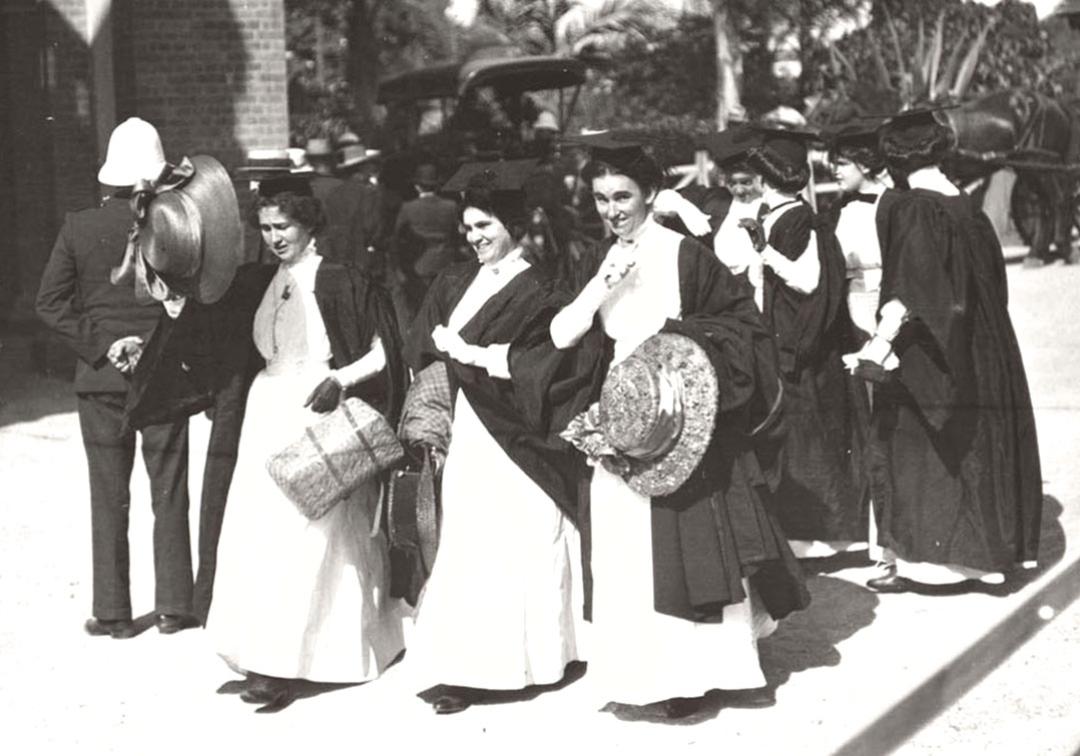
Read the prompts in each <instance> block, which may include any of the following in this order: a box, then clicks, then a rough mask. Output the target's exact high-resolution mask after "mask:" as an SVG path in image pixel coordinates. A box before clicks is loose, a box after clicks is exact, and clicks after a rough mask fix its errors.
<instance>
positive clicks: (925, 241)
mask: <svg viewBox="0 0 1080 756" xmlns="http://www.w3.org/2000/svg"><path fill="white" fill-rule="evenodd" d="M877 224H878V234H879V236H880V238H881V240H882V276H883V279H882V291H881V302H882V304H885V303H887V302H889V301H890V300H892V299H899V300H900V301H901V302H902V303H903V304H904V305H905V306H906V307H907V309H908V312H909V320H908V322H907V323H905V324H904V326H903V327H902V328H901V330H900V332H899V334H898V335H897V337H896V339H895V340H894V341H893V349H894V351H895V352H896V354H897V355H898V356H899V358H900V368H899V370H898V371H896V373H897V374H896V376H895V377H894V379H893V380H891V381H890V382H887V383H884V384H881V385H880V386H879V387H878V389H877V390H876V391H875V394H874V413H873V429H872V438H871V443H872V444H873V450H872V471H871V475H872V488H873V498H874V512H875V515H876V516H877V518H878V528H879V542H880V543H881V545H883V546H886V547H888V548H891V549H892V550H894V551H895V552H896V553H897V555H898V556H900V557H901V558H903V559H906V560H909V561H925V562H932V563H935V564H956V565H963V566H966V567H971V568H975V569H979V570H985V571H992V572H1000V571H1003V570H1008V569H1010V568H1012V567H1013V566H1014V565H1016V564H1017V563H1018V562H1023V561H1027V560H1034V559H1036V557H1037V554H1038V545H1039V529H1040V521H1041V516H1042V477H1041V472H1040V464H1039V451H1038V443H1037V440H1036V436H1035V419H1034V413H1033V411H1032V406H1031V396H1030V394H1029V391H1028V385H1027V377H1026V374H1025V372H1024V366H1023V362H1022V360H1021V356H1020V349H1019V345H1018V344H1017V340H1016V335H1015V333H1014V331H1013V328H1012V322H1011V320H1010V318H1009V314H1008V307H1007V305H1008V294H1007V286H1006V279H1005V268H1004V261H1003V257H1002V253H1001V247H1000V245H999V243H998V241H997V237H996V235H995V234H994V231H993V229H992V227H991V226H990V223H989V221H988V220H987V219H986V217H985V216H984V215H983V214H982V213H981V212H979V211H977V210H976V209H975V208H974V207H973V206H972V204H971V202H970V200H969V198H968V197H967V196H966V195H959V196H956V197H947V196H944V195H941V194H938V193H936V192H931V191H926V190H911V191H897V190H889V191H887V192H886V193H885V195H884V196H883V197H882V199H881V202H880V204H879V206H878V214H877Z"/></svg>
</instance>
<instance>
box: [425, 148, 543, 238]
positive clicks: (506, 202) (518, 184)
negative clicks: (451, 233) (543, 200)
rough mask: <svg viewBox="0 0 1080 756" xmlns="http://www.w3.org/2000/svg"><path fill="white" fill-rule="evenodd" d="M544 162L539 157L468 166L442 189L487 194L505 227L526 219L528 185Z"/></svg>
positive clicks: (458, 171) (451, 178) (466, 198)
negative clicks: (526, 190)
mask: <svg viewBox="0 0 1080 756" xmlns="http://www.w3.org/2000/svg"><path fill="white" fill-rule="evenodd" d="M539 164H540V161H539V160H537V159H536V158H527V159H522V160H499V161H493V162H486V163H466V164H465V165H463V166H461V167H460V168H458V170H457V173H455V174H454V175H453V176H451V177H450V180H449V181H447V182H446V183H445V184H444V185H443V188H442V191H443V192H444V193H445V192H466V195H465V201H466V204H467V203H468V202H469V195H468V192H469V191H471V190H472V191H479V192H487V197H488V198H487V199H486V200H485V202H489V203H490V206H491V210H492V211H494V213H495V215H496V216H497V217H498V218H499V219H500V220H501V221H502V222H503V223H505V224H511V223H513V222H518V221H523V220H524V219H525V214H526V207H525V185H526V182H527V181H528V179H529V177H530V176H531V175H533V174H534V173H536V171H537V168H538V166H539Z"/></svg>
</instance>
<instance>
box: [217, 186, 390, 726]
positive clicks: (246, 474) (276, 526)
mask: <svg viewBox="0 0 1080 756" xmlns="http://www.w3.org/2000/svg"><path fill="white" fill-rule="evenodd" d="M253 220H254V221H257V224H258V226H259V228H260V230H261V232H262V236H263V239H264V241H265V242H266V245H267V248H268V250H269V251H270V253H271V254H272V255H273V256H274V257H275V259H276V260H277V262H278V264H277V265H261V264H253V265H248V266H242V267H241V268H240V269H239V270H238V271H237V276H236V279H235V280H234V281H233V284H232V287H231V289H230V291H229V292H228V293H227V294H226V296H225V298H224V299H223V300H222V302H220V303H218V304H219V305H221V307H220V308H218V310H217V312H216V315H217V316H218V317H221V318H226V319H229V320H232V321H234V322H236V323H237V324H238V326H239V327H238V328H237V329H235V331H236V334H237V336H238V337H239V338H238V339H237V340H236V342H235V343H232V344H229V345H227V347H226V348H227V350H228V351H229V352H232V353H233V354H234V355H236V356H242V357H248V358H249V359H248V360H246V361H245V360H244V359H239V360H236V359H233V357H232V356H226V357H225V358H224V361H223V365H222V370H226V371H227V370H233V369H236V370H244V369H245V368H248V369H250V373H249V377H250V374H251V373H254V378H253V380H252V381H251V383H250V389H249V390H248V391H247V399H246V408H245V409H244V410H243V411H242V412H240V413H236V414H232V413H230V417H229V421H239V420H240V418H242V420H243V424H242V429H241V433H240V438H239V451H238V455H237V460H236V469H235V473H234V475H233V478H232V482H231V486H230V487H229V493H228V504H227V506H226V508H225V513H224V521H223V524H222V531H221V541H220V543H219V545H218V552H217V574H216V578H215V584H214V601H213V604H212V605H211V607H210V613H209V617H208V620H207V633H208V635H209V637H210V638H211V641H212V643H213V646H214V648H215V649H216V650H217V651H218V653H219V654H220V655H221V656H222V657H223V658H224V659H225V660H226V661H227V662H228V663H229V664H230V665H231V666H232V667H234V668H236V669H239V670H241V671H243V672H245V673H246V674H247V681H246V685H245V688H244V690H243V692H242V694H241V696H242V697H243V698H244V700H246V701H248V702H250V703H257V704H264V705H266V706H268V707H269V708H270V709H276V708H280V707H282V706H284V705H285V704H287V703H288V702H289V701H290V700H291V699H292V698H293V697H294V696H295V694H296V689H295V686H294V684H293V683H294V681H296V680H298V679H303V680H309V681H316V682H321V683H346V682H348V683H357V682H364V681H367V680H371V679H374V678H376V677H378V676H379V675H380V674H381V673H382V671H383V670H384V669H385V668H386V667H387V666H388V665H389V664H390V663H391V662H393V660H394V659H395V658H396V657H397V656H398V655H399V654H400V653H401V651H402V649H403V647H404V636H403V628H402V615H401V611H400V607H399V606H398V605H397V604H396V602H393V601H391V600H390V599H389V597H388V592H387V588H388V587H389V560H388V556H387V544H386V540H385V538H384V536H383V535H382V533H380V532H378V529H377V528H373V518H374V517H375V516H376V514H375V513H376V510H377V502H378V499H379V490H378V484H377V483H376V482H374V481H372V482H369V483H368V484H366V485H364V486H363V487H362V488H361V489H359V490H358V491H356V492H355V493H354V494H353V495H351V496H349V497H348V498H347V499H344V500H342V501H341V502H339V503H338V504H337V505H336V506H335V507H334V508H333V509H331V510H330V512H329V513H327V514H326V515H325V516H323V517H322V518H320V519H318V520H309V519H308V518H307V517H306V516H304V515H303V514H302V513H301V512H300V511H299V510H298V509H297V507H296V506H295V505H294V504H293V502H291V501H289V499H288V498H286V496H285V495H284V494H283V493H282V492H281V490H280V489H279V488H278V487H277V485H276V484H275V483H274V482H273V480H272V479H271V477H270V475H269V473H268V472H267V469H266V460H267V458H268V457H269V456H270V455H272V454H273V453H275V452H277V451H279V450H281V449H282V448H284V447H285V446H286V445H288V444H290V443H292V442H293V441H295V440H296V439H297V438H299V437H301V436H302V435H303V433H304V430H305V428H306V427H308V426H309V425H311V424H312V423H315V422H317V421H318V419H319V417H320V414H321V413H325V412H328V411H330V410H332V409H334V408H335V407H336V406H337V405H338V403H339V402H340V401H342V400H343V399H344V398H345V397H347V396H356V397H359V398H362V399H363V400H364V401H366V402H367V403H368V404H370V405H372V406H373V407H375V408H376V409H378V410H379V411H381V412H383V413H384V414H385V415H386V416H387V418H388V419H389V421H390V422H391V423H393V422H394V419H395V417H396V415H397V412H398V409H399V407H400V404H401V401H402V399H403V396H404V388H405V383H406V374H405V369H404V363H403V361H402V360H401V358H400V356H399V355H400V340H399V336H398V333H397V326H396V322H395V320H394V315H393V310H392V308H391V305H390V302H389V299H388V297H387V296H386V294H385V293H384V292H383V291H382V290H381V289H379V288H378V287H376V286H375V285H374V284H373V283H372V282H371V281H370V280H368V279H367V277H366V276H364V275H363V274H361V273H360V272H359V271H357V270H355V269H353V268H351V267H349V266H345V265H341V264H336V263H333V262H331V261H328V260H325V259H323V258H322V257H321V256H320V255H319V254H318V250H317V244H316V242H315V235H316V234H317V233H318V232H319V230H320V229H321V227H322V224H323V222H324V217H323V213H322V209H321V205H320V204H319V202H318V200H316V199H315V198H314V197H312V196H311V190H310V187H309V186H307V185H306V183H304V182H302V181H299V180H292V181H283V182H280V184H278V183H273V182H266V183H265V184H264V185H263V186H262V187H260V197H259V199H258V201H257V203H256V205H255V207H254V209H253ZM223 346H224V345H223ZM218 409H219V410H221V409H222V408H220V407H219V408H218ZM225 421H226V418H224V417H223V418H222V422H225Z"/></svg>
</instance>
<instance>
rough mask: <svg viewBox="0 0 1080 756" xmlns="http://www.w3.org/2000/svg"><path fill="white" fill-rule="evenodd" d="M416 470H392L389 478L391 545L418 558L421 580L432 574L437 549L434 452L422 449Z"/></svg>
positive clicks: (388, 519)
mask: <svg viewBox="0 0 1080 756" xmlns="http://www.w3.org/2000/svg"><path fill="white" fill-rule="evenodd" d="M423 455H424V459H423V462H422V463H421V465H420V469H419V470H395V471H394V472H393V473H392V474H391V476H390V496H389V509H388V512H387V522H388V523H389V531H390V543H391V544H392V545H394V546H397V547H398V548H404V549H409V550H412V551H414V552H416V553H417V554H419V555H420V558H421V560H422V564H421V568H422V570H423V577H424V578H425V579H426V578H427V576H428V575H430V574H431V568H432V566H433V565H434V564H435V552H436V551H437V550H438V548H439V512H438V496H437V494H436V490H435V489H436V487H437V485H438V483H437V479H438V477H439V473H438V471H437V463H436V462H435V451H434V450H433V449H431V448H430V447H424V448H423Z"/></svg>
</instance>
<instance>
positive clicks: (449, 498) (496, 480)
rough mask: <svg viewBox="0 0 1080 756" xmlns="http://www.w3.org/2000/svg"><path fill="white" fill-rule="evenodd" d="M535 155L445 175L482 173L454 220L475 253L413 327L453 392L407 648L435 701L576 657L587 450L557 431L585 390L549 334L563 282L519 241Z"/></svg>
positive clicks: (463, 703)
mask: <svg viewBox="0 0 1080 756" xmlns="http://www.w3.org/2000/svg"><path fill="white" fill-rule="evenodd" d="M517 169H520V170H517ZM534 169H535V165H529V164H523V165H519V166H509V163H504V164H493V165H492V166H490V167H489V166H484V165H477V164H473V165H467V166H464V167H463V168H462V169H461V171H459V176H455V178H453V179H451V182H450V184H448V186H454V182H455V181H456V180H457V179H459V178H460V177H461V175H465V174H475V175H473V176H472V178H469V179H467V184H466V185H465V186H464V189H465V192H464V197H463V201H462V207H463V208H464V210H463V212H462V215H461V221H462V225H463V226H464V227H465V232H466V239H467V240H468V242H469V245H470V247H471V248H472V250H473V251H474V252H475V254H476V260H475V261H469V262H464V263H460V264H458V265H453V266H451V267H449V268H447V269H446V270H445V271H443V272H442V273H441V274H440V275H439V277H438V278H437V279H436V280H435V283H434V284H433V285H432V287H431V289H429V291H428V294H427V298H426V299H425V301H424V304H423V306H422V307H421V308H420V312H419V313H418V315H417V317H416V320H415V321H414V322H413V325H412V329H411V331H410V333H409V336H408V338H407V340H406V341H407V348H408V359H409V362H410V363H411V365H412V367H413V369H414V370H418V371H419V370H422V369H423V368H425V367H427V366H428V365H429V364H431V363H433V362H435V361H441V362H442V363H443V364H444V365H445V366H446V370H447V373H448V375H449V378H450V388H451V392H452V396H453V398H454V399H453V400H454V408H453V427H452V430H451V439H450V445H449V449H448V452H447V457H446V463H445V466H444V470H443V474H442V486H441V497H442V522H441V527H440V535H439V537H440V541H439V551H438V556H437V558H436V560H435V564H434V567H433V569H432V572H431V577H430V578H429V580H428V583H427V587H426V588H425V591H424V593H423V596H422V600H421V603H420V605H419V607H418V615H417V620H416V629H415V632H414V633H413V637H412V639H411V641H410V645H409V654H408V657H407V661H406V665H407V666H408V668H409V669H411V670H413V675H414V678H413V679H414V680H415V682H416V687H417V689H421V688H427V687H430V686H433V685H441V686H442V692H441V694H438V695H435V696H434V698H433V700H432V704H433V707H434V710H435V712H436V713H438V714H451V713H454V712H458V711H461V710H463V709H465V708H467V707H468V706H469V705H471V704H472V703H474V702H476V701H478V700H480V699H482V698H484V697H485V696H486V695H487V694H486V691H489V690H516V689H521V688H525V687H527V686H530V685H549V684H552V683H556V682H558V681H559V680H560V679H561V678H562V677H563V673H564V670H565V668H566V665H567V664H568V663H569V662H571V661H574V660H576V659H579V658H581V654H580V652H579V650H578V639H577V632H578V627H579V621H580V619H581V595H580V592H581V582H580V579H581V571H580V552H579V548H580V541H579V537H578V530H577V527H576V522H575V520H576V516H577V486H576V483H577V476H578V472H577V467H578V465H579V464H580V460H578V459H576V458H575V455H574V454H573V452H572V450H571V449H570V447H569V446H568V445H567V444H566V443H565V442H562V441H561V440H560V439H558V437H557V436H555V435H554V433H553V431H557V430H561V429H562V428H563V427H565V425H566V423H567V422H568V420H569V418H570V417H572V416H573V414H576V412H578V411H580V409H582V408H583V404H584V398H585V392H584V391H576V390H574V389H573V388H572V387H570V386H568V385H567V384H566V383H565V382H564V380H563V378H564V376H566V375H571V374H573V372H574V371H573V370H571V369H570V367H569V365H568V362H569V361H570V360H572V359H573V355H571V354H569V353H564V352H559V350H556V349H555V348H554V347H553V345H552V344H551V342H550V341H549V340H548V338H547V331H548V323H549V322H550V320H551V316H552V315H553V314H554V312H555V311H557V310H558V308H559V307H561V306H562V305H563V304H565V302H566V296H565V295H563V294H562V293H561V292H559V291H558V290H557V287H556V286H555V285H554V284H553V283H552V281H551V280H550V278H549V277H548V275H547V274H546V273H545V272H544V271H543V269H542V266H537V265H534V264H533V262H532V258H531V255H530V254H528V253H526V252H525V250H524V249H523V245H522V243H521V242H522V240H523V239H525V237H526V236H527V233H526V226H527V220H528V218H529V217H530V215H531V208H528V207H527V206H526V199H525V192H524V190H523V186H522V185H523V183H524V181H525V180H526V179H527V177H528V175H529V171H531V170H534ZM461 181H463V182H465V181H466V179H461ZM445 190H446V187H444V191H445Z"/></svg>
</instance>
